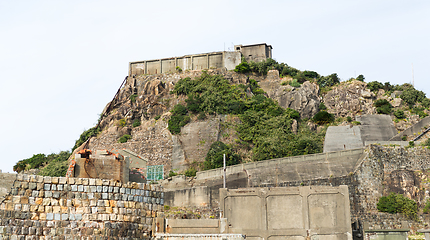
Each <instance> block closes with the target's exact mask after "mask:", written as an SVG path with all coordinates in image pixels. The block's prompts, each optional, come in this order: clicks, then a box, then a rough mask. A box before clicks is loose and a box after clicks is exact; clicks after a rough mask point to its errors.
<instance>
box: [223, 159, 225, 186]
mask: <svg viewBox="0 0 430 240" xmlns="http://www.w3.org/2000/svg"><path fill="white" fill-rule="evenodd" d="M223 162H224V179H223V180H224V182H223V188H225V175H226V174H225V170H226V169H225V153H224V155H223Z"/></svg>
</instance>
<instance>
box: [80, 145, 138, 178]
mask: <svg viewBox="0 0 430 240" xmlns="http://www.w3.org/2000/svg"><path fill="white" fill-rule="evenodd" d="M75 160H76V165H75V169H74V173H73V176H74V177H77V178H101V179H114V180H118V181H122V182H128V181H129V175H130V172H129V161H130V160H129V157H124V156H122V155H121V154H114V153H112V152H109V151H106V150H97V151H93V153H92V154H90V156H89V159H86V158H83V157H82V155H81V154H75Z"/></svg>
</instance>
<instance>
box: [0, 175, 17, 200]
mask: <svg viewBox="0 0 430 240" xmlns="http://www.w3.org/2000/svg"><path fill="white" fill-rule="evenodd" d="M15 179H16V174H13V173H0V202H2V201H3V199H4V197H5V196H6V195H7V194H8V193H9V192H10V189H11V188H12V186H13V183H14V182H15Z"/></svg>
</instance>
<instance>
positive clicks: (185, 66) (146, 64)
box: [129, 51, 241, 76]
mask: <svg viewBox="0 0 430 240" xmlns="http://www.w3.org/2000/svg"><path fill="white" fill-rule="evenodd" d="M240 63H241V53H240V52H226V51H224V52H211V53H202V54H193V55H186V56H181V57H174V58H162V59H155V60H147V61H138V62H130V65H129V76H133V75H142V74H160V73H169V72H176V67H180V68H181V69H182V70H202V69H210V68H218V69H219V68H226V69H227V70H233V69H234V68H235V67H236V66H237V65H238V64H240Z"/></svg>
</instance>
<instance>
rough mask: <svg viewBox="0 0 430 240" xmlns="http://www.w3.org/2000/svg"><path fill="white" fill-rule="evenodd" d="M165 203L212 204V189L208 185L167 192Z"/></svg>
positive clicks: (203, 205)
mask: <svg viewBox="0 0 430 240" xmlns="http://www.w3.org/2000/svg"><path fill="white" fill-rule="evenodd" d="M165 199H166V202H165V204H166V205H168V206H178V207H208V206H210V204H211V191H210V188H208V187H207V186H200V187H193V188H185V189H177V190H175V191H166V192H165Z"/></svg>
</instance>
